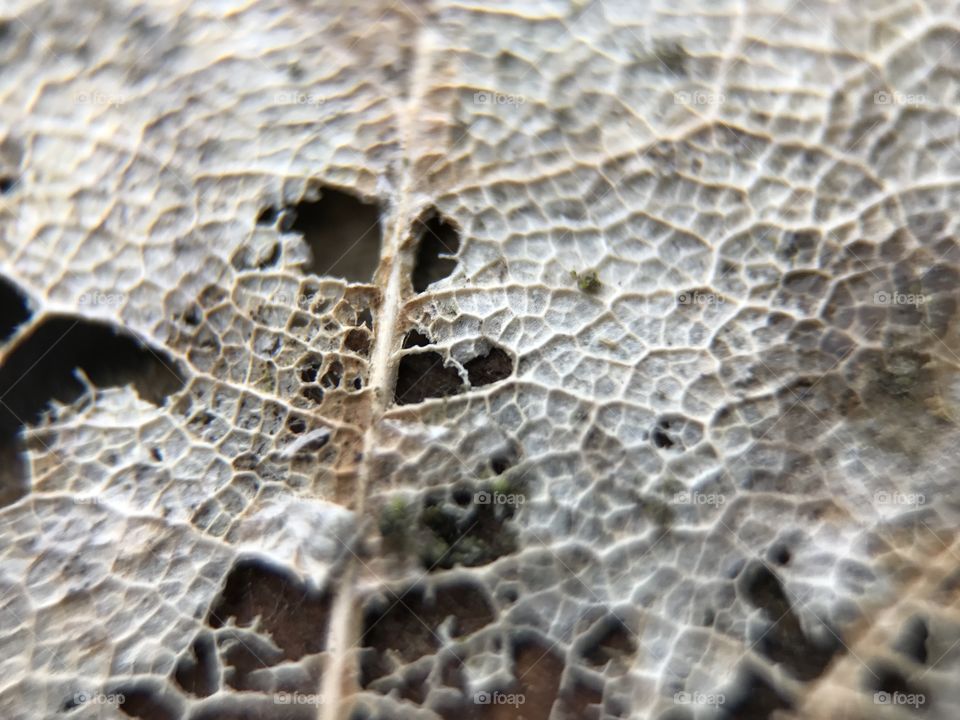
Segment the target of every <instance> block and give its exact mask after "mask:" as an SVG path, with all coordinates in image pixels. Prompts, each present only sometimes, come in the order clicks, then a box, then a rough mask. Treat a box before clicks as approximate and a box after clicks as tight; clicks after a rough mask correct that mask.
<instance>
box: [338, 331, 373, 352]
mask: <svg viewBox="0 0 960 720" xmlns="http://www.w3.org/2000/svg"><path fill="white" fill-rule="evenodd" d="M343 346H344V347H345V348H346V349H347V350H350V351H352V352H355V353H357V355H366V354H367V353H369V352H370V333H369V332H367V331H366V330H361V329H360V328H353V329H352V330H351V331H350V332H348V333H347V337H346V338H344V341H343Z"/></svg>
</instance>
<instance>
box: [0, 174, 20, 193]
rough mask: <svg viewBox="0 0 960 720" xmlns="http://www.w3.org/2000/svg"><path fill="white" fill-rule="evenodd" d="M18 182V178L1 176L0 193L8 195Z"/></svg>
mask: <svg viewBox="0 0 960 720" xmlns="http://www.w3.org/2000/svg"><path fill="white" fill-rule="evenodd" d="M16 184H17V179H16V178H14V177H10V176H8V175H3V176H0V195H6V194H7V193H8V192H10V191H11V190H13V186H14V185H16Z"/></svg>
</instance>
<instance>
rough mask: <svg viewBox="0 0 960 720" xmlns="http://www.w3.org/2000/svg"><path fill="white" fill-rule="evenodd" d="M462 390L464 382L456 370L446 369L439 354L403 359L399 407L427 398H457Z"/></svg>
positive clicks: (396, 396) (396, 393) (397, 395)
mask: <svg viewBox="0 0 960 720" xmlns="http://www.w3.org/2000/svg"><path fill="white" fill-rule="evenodd" d="M462 389H463V381H462V380H461V379H460V374H459V373H458V372H457V369H456V368H453V367H446V366H445V365H444V364H443V356H442V355H440V353H435V352H425V353H416V354H411V355H404V356H403V357H402V358H401V359H400V368H399V370H398V371H397V384H396V388H395V390H394V400H395V401H396V403H397V405H408V404H411V403H419V402H423V401H424V400H426V399H427V398H438V397H447V396H449V395H456V394H457V393H458V392H460V391H461V390H462Z"/></svg>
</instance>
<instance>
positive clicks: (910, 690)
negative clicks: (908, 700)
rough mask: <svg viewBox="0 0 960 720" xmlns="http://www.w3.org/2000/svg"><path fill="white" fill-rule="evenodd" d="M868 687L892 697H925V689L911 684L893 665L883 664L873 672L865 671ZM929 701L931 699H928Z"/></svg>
mask: <svg viewBox="0 0 960 720" xmlns="http://www.w3.org/2000/svg"><path fill="white" fill-rule="evenodd" d="M864 677H865V678H866V680H867V685H868V687H870V688H871V689H872V690H874V691H876V692H884V693H889V694H891V695H924V694H926V693H925V689H924V688H920V687H918V686H917V685H915V684H914V683H912V682H910V680H908V679H907V678H906V677H905V676H904V675H903V673H901V672H900V671H899V670H897V669H896V668H895V667H893V666H892V665H888V664H887V663H881V664H879V665H875V666H874V667H873V669H872V672H866V671H864ZM928 699H929V698H928Z"/></svg>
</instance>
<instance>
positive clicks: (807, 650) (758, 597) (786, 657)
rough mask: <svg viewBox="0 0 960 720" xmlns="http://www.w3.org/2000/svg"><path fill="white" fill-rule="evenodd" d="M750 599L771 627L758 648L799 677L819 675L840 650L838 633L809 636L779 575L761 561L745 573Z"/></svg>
mask: <svg viewBox="0 0 960 720" xmlns="http://www.w3.org/2000/svg"><path fill="white" fill-rule="evenodd" d="M743 587H744V595H745V596H746V599H747V601H748V602H749V603H750V604H751V605H753V606H754V607H756V608H759V609H761V610H763V611H764V613H765V614H766V616H767V619H768V620H769V621H770V623H772V624H771V626H770V628H769V629H768V630H767V631H766V632H765V633H764V634H763V636H762V637H761V638H760V639H759V640H758V641H757V642H756V645H755V647H756V649H757V650H758V652H760V653H761V654H762V655H764V656H766V657H768V658H769V659H770V660H772V661H773V662H775V663H783V665H784V666H785V667H786V668H787V669H788V670H789V671H790V672H791V673H792V674H793V675H794V676H795V677H796V678H797V679H799V680H812V679H814V678H816V677H819V676H820V675H821V673H823V671H824V669H826V667H827V664H828V663H829V662H830V660H831V659H832V658H833V656H834V655H835V654H836V652H837V651H838V650H839V649H840V642H839V641H838V640H837V634H836V633H835V632H833V631H831V632H826V633H824V641H823V642H820V643H818V642H815V641H814V640H813V639H812V638H809V637H807V636H806V634H805V633H804V631H803V628H802V627H801V626H800V620H799V619H798V618H797V616H796V613H795V612H794V611H793V609H792V607H791V604H790V601H789V599H788V598H787V595H786V593H785V592H784V589H783V584H782V582H781V581H780V578H779V577H777V576H776V575H775V574H774V573H773V572H771V570H770V569H769V568H768V567H767V566H766V565H764V564H762V563H754V564H753V565H751V566H750V567H749V568H747V570H746V571H745V572H744V586H743Z"/></svg>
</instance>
